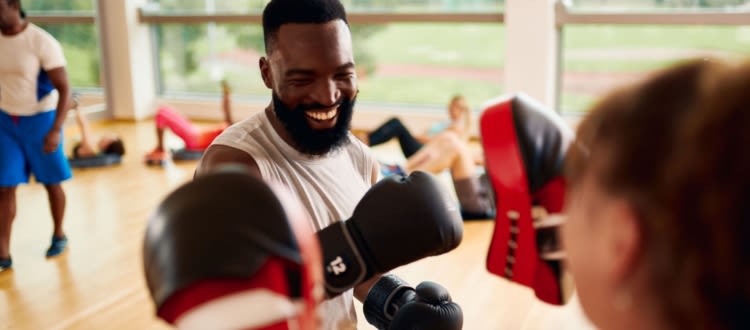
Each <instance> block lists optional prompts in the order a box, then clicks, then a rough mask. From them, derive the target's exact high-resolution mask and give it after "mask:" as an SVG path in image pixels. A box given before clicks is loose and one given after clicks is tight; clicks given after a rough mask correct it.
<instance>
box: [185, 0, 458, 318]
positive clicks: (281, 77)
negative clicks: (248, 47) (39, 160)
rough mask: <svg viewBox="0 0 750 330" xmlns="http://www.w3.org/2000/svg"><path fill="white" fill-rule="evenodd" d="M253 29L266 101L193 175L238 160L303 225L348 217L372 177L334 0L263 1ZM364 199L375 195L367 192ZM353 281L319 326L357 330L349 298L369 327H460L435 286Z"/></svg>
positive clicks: (323, 310) (341, 15) (248, 217)
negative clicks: (305, 218) (277, 193)
mask: <svg viewBox="0 0 750 330" xmlns="http://www.w3.org/2000/svg"><path fill="white" fill-rule="evenodd" d="M263 30H264V38H265V45H266V56H265V57H263V58H261V59H260V61H259V66H260V72H261V75H262V78H263V81H264V83H265V85H266V87H268V88H269V89H270V90H271V96H272V100H271V103H270V104H269V105H268V107H267V108H266V109H265V111H263V112H261V113H259V114H257V115H255V116H253V117H251V118H248V119H246V120H244V121H242V122H239V123H237V124H235V125H233V126H231V127H229V128H227V129H226V130H225V131H224V132H223V133H222V134H221V135H220V136H218V137H217V138H216V139H215V140H214V142H213V144H212V145H211V146H210V147H209V148H208V149H207V150H206V152H205V154H204V156H203V158H202V159H201V161H200V164H199V165H198V169H197V171H196V176H202V175H205V174H209V173H212V172H214V171H216V170H217V168H220V167H221V166H222V165H224V164H227V163H235V164H236V163H240V164H243V165H245V166H246V167H247V168H248V170H249V171H250V173H251V174H253V175H256V176H259V177H261V178H263V179H264V180H266V181H274V182H279V183H281V184H283V185H284V186H286V187H288V188H289V189H290V190H291V191H292V192H293V193H294V195H295V197H297V198H299V200H300V201H301V202H302V205H303V206H305V208H306V210H307V212H308V213H309V214H310V219H311V222H312V223H311V226H312V227H313V228H314V229H315V230H316V231H320V230H321V229H323V228H326V227H329V226H330V225H332V224H334V223H338V222H339V221H342V220H345V219H349V218H350V217H352V214H353V213H354V210H355V206H357V204H358V203H359V202H360V200H362V198H363V196H365V193H366V192H368V190H369V189H370V187H371V186H372V185H373V184H374V183H375V182H376V180H377V178H378V173H379V169H378V165H377V162H376V160H375V158H374V157H373V155H372V154H371V152H370V150H369V149H368V148H367V146H365V145H364V144H363V143H362V142H360V141H359V139H357V138H355V137H354V136H353V135H352V134H351V133H350V132H349V126H350V123H351V118H352V112H353V108H354V103H355V100H356V97H357V92H358V90H357V76H356V71H355V63H354V55H353V52H352V37H351V32H350V30H349V25H348V22H347V19H346V12H345V10H344V7H343V6H342V4H341V3H340V2H339V1H338V0H273V1H271V2H269V3H268V5H267V6H266V8H265V10H264V12H263ZM409 181H410V179H409V178H405V179H403V182H409ZM372 195H376V193H373V194H371V195H368V196H370V197H372ZM397 195H399V194H396V195H394V194H391V193H377V196H376V197H372V198H371V200H372V199H377V200H380V201H385V202H386V203H390V201H391V200H392V202H393V203H399V199H404V198H406V199H408V198H410V196H401V197H398V196H397ZM401 195H404V194H403V193H402V194H401ZM417 195H418V196H421V195H423V194H421V193H420V194H417ZM227 198H241V197H237V196H227ZM401 203H402V204H403V205H402V207H409V206H407V205H408V203H404V202H403V201H401ZM411 207H414V206H413V205H412V206H411ZM372 212H373V213H372V214H373V215H372V217H373V218H374V219H378V221H376V223H377V224H379V225H382V227H383V228H394V227H398V226H399V224H401V223H403V222H404V221H410V220H413V219H393V218H389V217H378V216H377V214H376V213H377V210H372ZM253 213H254V210H253V209H248V210H247V214H237V218H238V219H239V220H242V221H252V219H253V217H252V215H253ZM256 213H257V212H256ZM207 220H208V219H207ZM264 220H266V221H274V220H273V219H264ZM427 222H429V221H427ZM459 223H460V221H459ZM209 225H210V224H209ZM428 225H429V226H432V225H433V224H428ZM370 229H372V228H370ZM375 231H376V232H377V230H375ZM414 239H415V240H424V239H423V238H421V237H415V238H414ZM355 240H356V237H355ZM437 244H438V245H440V243H439V242H437ZM379 245H380V246H378V248H380V249H379V250H377V251H390V252H394V251H399V252H398V253H394V254H399V253H402V251H403V248H404V247H403V246H399V245H397V244H393V245H392V244H382V245H381V244H379ZM372 248H373V249H375V248H374V247H372ZM324 250H325V248H324ZM367 252H370V254H372V251H367ZM226 253H233V252H232V251H226ZM364 257H368V256H364ZM363 278H364V277H363ZM363 278H361V279H360V280H358V281H356V282H355V283H354V285H355V286H354V289H353V290H348V291H345V292H344V293H343V294H340V295H336V296H334V297H329V299H328V300H326V301H325V302H323V303H322V304H321V306H320V307H319V312H320V315H321V320H322V329H355V328H356V327H357V320H356V312H355V310H354V305H353V299H352V297H353V296H356V297H357V299H359V300H360V301H362V302H363V303H364V309H365V316H366V317H367V320H368V321H369V322H370V323H372V324H374V325H376V326H377V327H378V328H379V329H386V328H390V327H394V326H397V327H401V328H408V327H409V326H410V325H411V324H420V326H422V328H429V329H460V328H461V324H462V320H463V318H462V313H461V310H460V307H458V305H457V304H454V303H449V302H450V297H449V295H448V293H447V292H445V291H444V289H442V287H440V288H441V289H442V291H435V290H433V289H431V288H435V286H434V285H431V284H428V285H426V286H417V288H416V290H415V289H414V288H411V287H409V286H408V285H406V283H405V282H404V281H403V280H401V279H399V278H398V277H396V276H394V275H390V274H389V275H384V276H380V275H376V276H374V277H372V278H371V279H370V280H365V281H363V280H362V279H363ZM434 292H438V293H437V294H434ZM425 294H428V295H429V296H430V297H431V298H429V299H428V298H427V296H425ZM420 295H422V296H421V298H420ZM433 296H434V297H433ZM433 298H434V299H433ZM443 302H445V303H443ZM407 304H409V306H411V307H412V308H407V307H406V305H407ZM401 307H403V308H401ZM413 307H416V308H413ZM446 309H450V310H449V311H447V310H446ZM425 322H429V323H425ZM394 324H401V325H394ZM407 324H410V325H409V326H407Z"/></svg>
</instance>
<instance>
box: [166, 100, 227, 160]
mask: <svg viewBox="0 0 750 330" xmlns="http://www.w3.org/2000/svg"><path fill="white" fill-rule="evenodd" d="M154 121H156V127H158V128H162V129H164V128H169V129H170V130H171V131H172V133H174V134H175V135H177V136H179V137H180V139H182V141H185V149H188V150H204V149H206V148H207V147H208V146H209V145H210V144H211V142H212V141H213V140H214V139H215V138H216V137H217V136H219V134H221V132H222V131H224V129H225V128H226V127H227V125H226V123H224V124H221V125H218V126H217V127H214V128H209V129H204V130H200V129H198V128H197V127H196V126H195V125H193V123H191V122H190V120H189V119H188V118H187V117H185V116H184V115H182V114H181V113H179V112H177V111H176V110H174V109H172V108H171V107H169V106H167V105H163V106H161V107H159V110H158V111H157V112H156V118H155V119H154Z"/></svg>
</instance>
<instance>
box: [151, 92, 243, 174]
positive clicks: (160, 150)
mask: <svg viewBox="0 0 750 330" xmlns="http://www.w3.org/2000/svg"><path fill="white" fill-rule="evenodd" d="M221 88H222V107H221V109H222V112H223V114H224V122H223V123H221V124H219V125H218V126H214V127H211V128H208V129H200V128H198V127H196V126H195V125H194V124H193V123H192V122H190V119H188V118H187V117H186V116H185V115H183V114H181V113H179V112H177V111H176V110H175V109H173V108H172V107H170V106H168V105H163V106H161V107H159V109H158V111H157V112H156V117H155V119H154V120H155V122H156V148H154V150H152V151H151V152H149V153H148V154H146V157H145V162H146V163H147V164H150V165H151V164H153V165H156V164H162V163H163V162H165V161H167V160H168V159H169V157H170V155H169V154H168V153H167V152H165V150H164V131H165V129H167V128H168V129H169V130H171V131H172V133H174V134H175V135H177V136H178V137H179V138H180V139H182V141H183V142H185V150H186V151H189V152H199V153H202V152H203V151H204V150H205V149H206V148H207V147H208V146H209V145H210V144H211V142H213V140H214V139H215V138H216V137H217V136H219V134H221V132H223V131H224V129H226V128H227V127H229V126H230V125H232V123H233V121H232V111H231V98H230V96H231V92H232V90H231V87H230V86H229V84H228V83H227V81H226V80H222V82H221Z"/></svg>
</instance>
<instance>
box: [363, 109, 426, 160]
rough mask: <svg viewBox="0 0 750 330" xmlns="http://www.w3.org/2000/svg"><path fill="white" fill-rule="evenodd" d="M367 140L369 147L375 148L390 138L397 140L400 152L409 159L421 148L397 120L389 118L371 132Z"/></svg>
mask: <svg viewBox="0 0 750 330" xmlns="http://www.w3.org/2000/svg"><path fill="white" fill-rule="evenodd" d="M367 138H368V139H369V140H370V146H376V145H378V144H381V143H385V142H388V140H390V139H392V138H398V143H399V144H400V145H401V151H403V153H404V156H406V158H409V157H411V155H413V154H415V153H416V152H417V151H419V149H421V148H422V146H423V144H421V143H419V141H417V139H415V138H414V137H413V136H412V135H411V133H410V132H409V130H408V129H406V127H405V126H404V124H402V123H401V121H400V120H398V118H391V119H390V120H388V121H387V122H386V123H385V124H383V125H382V126H380V127H378V128H377V129H376V130H374V131H372V133H370V134H369V135H368V136H367Z"/></svg>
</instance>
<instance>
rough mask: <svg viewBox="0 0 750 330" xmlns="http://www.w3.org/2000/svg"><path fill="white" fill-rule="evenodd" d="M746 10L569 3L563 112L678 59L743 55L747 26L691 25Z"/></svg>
mask: <svg viewBox="0 0 750 330" xmlns="http://www.w3.org/2000/svg"><path fill="white" fill-rule="evenodd" d="M748 11H750V0H619V1H617V0H576V1H573V2H572V4H571V6H570V7H567V12H568V14H566V15H565V17H564V18H565V21H566V22H564V23H566V24H564V25H563V34H562V54H561V55H560V56H561V57H562V68H561V72H562V73H561V74H562V77H561V90H560V93H561V95H560V99H561V107H562V110H563V111H567V112H584V111H586V110H587V109H588V108H589V107H590V106H591V104H592V102H594V101H595V100H597V99H599V98H601V97H602V96H603V95H604V94H605V93H606V92H608V91H610V90H612V89H613V88H615V87H617V86H621V85H623V84H626V83H629V82H633V81H637V80H640V79H643V78H644V76H645V75H647V74H648V73H650V72H652V71H654V70H656V69H660V68H664V67H667V66H669V65H672V64H674V63H676V62H679V61H684V60H687V59H692V58H706V57H711V58H722V59H730V60H732V59H738V58H743V57H746V56H748V55H750V25H692V24H694V23H695V22H694V21H693V20H695V21H701V20H704V21H705V20H710V21H709V22H708V24H727V23H728V21H727V17H728V16H727V15H726V14H725V13H729V14H732V13H742V12H748ZM580 14H585V15H580ZM618 14H619V15H618ZM623 14H624V15H623ZM576 15H578V16H576ZM587 15H588V16H587ZM709 16H710V17H709ZM743 17H744V16H743ZM582 18H583V19H582ZM576 19H578V21H577V20H576ZM733 19H734V20H733V21H732V22H733V23H729V24H743V23H742V18H739V19H738V18H736V17H735V18H733ZM582 20H595V21H596V22H597V23H599V24H579V23H581V21H582ZM571 21H572V23H571ZM644 21H645V22H648V23H646V24H644ZM670 22H671V24H665V23H670ZM675 22H685V23H675ZM608 23H611V24H608ZM614 23H617V24H614ZM639 23H640V24H639ZM660 23H661V24H660ZM747 23H748V24H750V21H748V22H747ZM679 24H691V25H679Z"/></svg>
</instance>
